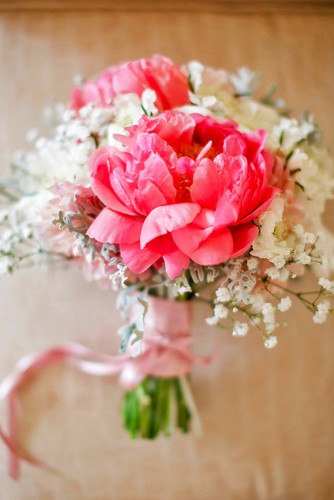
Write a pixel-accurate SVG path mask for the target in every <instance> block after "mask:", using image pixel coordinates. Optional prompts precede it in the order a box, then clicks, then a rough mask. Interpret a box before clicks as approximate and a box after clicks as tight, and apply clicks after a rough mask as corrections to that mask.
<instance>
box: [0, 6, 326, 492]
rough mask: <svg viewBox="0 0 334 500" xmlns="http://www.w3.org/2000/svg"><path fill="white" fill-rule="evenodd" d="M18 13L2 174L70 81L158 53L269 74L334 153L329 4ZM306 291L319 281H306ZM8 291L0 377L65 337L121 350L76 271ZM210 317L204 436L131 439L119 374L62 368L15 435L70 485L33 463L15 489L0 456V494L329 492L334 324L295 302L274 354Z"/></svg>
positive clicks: (13, 282) (198, 385) (38, 383)
mask: <svg viewBox="0 0 334 500" xmlns="http://www.w3.org/2000/svg"><path fill="white" fill-rule="evenodd" d="M15 3H16V4H21V5H18V7H17V8H18V9H19V10H17V9H16V10H15V8H12V9H10V8H9V7H8V6H10V2H6V1H2V2H0V10H1V8H2V13H1V14H0V16H1V17H0V41H1V42H0V54H1V55H0V62H1V66H0V71H1V81H0V110H1V113H0V124H1V137H0V155H1V164H0V168H1V171H6V170H7V169H8V164H9V160H10V155H11V153H12V152H13V151H14V150H15V149H16V148H18V147H25V133H26V131H27V130H28V129H29V128H31V126H33V125H36V124H37V123H38V119H39V114H40V112H41V110H42V108H43V107H44V106H45V105H46V104H48V103H50V102H53V101H56V100H64V99H66V98H67V96H68V92H69V89H70V87H71V85H72V76H73V75H75V74H77V73H81V74H83V75H88V76H89V75H91V74H94V73H96V72H98V71H99V70H101V69H103V68H104V67H105V66H107V65H110V64H113V63H116V62H119V61H122V60H126V59H133V58H137V57H141V56H150V55H152V54H153V53H162V54H165V55H167V56H170V57H172V58H174V59H175V61H176V62H178V63H182V62H185V61H187V60H189V59H198V60H201V61H202V62H204V63H205V64H207V65H213V66H223V67H225V68H227V69H228V70H233V69H235V68H237V67H239V66H242V65H247V66H249V67H251V68H253V69H256V70H258V71H260V72H261V73H262V75H263V80H264V83H265V84H269V83H271V82H272V81H277V82H279V83H280V95H281V96H284V98H285V99H286V101H287V103H289V104H291V105H292V106H293V107H294V109H295V110H296V111H297V112H300V111H302V110H303V109H304V108H305V107H307V108H308V109H312V110H313V111H314V113H315V115H316V117H317V121H318V123H319V124H320V125H321V127H322V128H323V130H324V136H325V140H326V142H327V144H328V145H329V146H331V145H332V144H333V140H334V127H333V102H334V95H333V89H334V85H333V81H334V70H333V53H334V35H333V31H334V30H333V14H332V12H333V9H332V4H331V2H319V10H318V11H317V8H316V6H315V7H313V14H308V15H303V12H302V9H303V7H302V2H292V3H293V4H294V7H296V3H298V4H299V5H300V7H299V9H297V8H295V9H294V12H295V13H294V14H289V12H286V9H285V11H284V12H285V13H284V14H280V13H279V9H276V10H274V11H272V13H271V14H265V13H263V12H264V10H263V9H262V10H261V8H260V9H259V12H262V13H261V14H254V13H253V15H240V3H242V2H238V9H237V10H238V11H239V15H233V13H231V8H230V9H229V10H228V12H229V14H228V15H227V14H225V13H224V9H218V10H217V9H216V13H213V12H203V9H198V2H195V3H196V5H197V7H196V12H194V11H192V10H191V5H190V3H189V2H188V4H187V6H186V7H187V8H186V9H183V11H182V12H176V11H175V9H174V11H173V5H174V7H175V5H176V2H174V3H173V2H172V4H173V5H172V8H171V9H169V10H168V9H167V11H165V12H154V11H153V10H154V9H152V5H153V4H152V2H151V8H150V9H147V11H145V12H139V11H136V9H134V8H131V9H130V10H129V11H128V12H122V11H120V9H119V8H118V9H116V10H112V9H111V10H108V11H102V10H99V11H95V12H94V11H89V10H87V9H86V10H85V11H82V12H79V11H77V12H74V11H66V8H65V7H66V5H65V4H66V2H60V3H62V4H63V7H64V9H58V10H53V11H52V10H51V11H41V10H38V9H37V8H36V9H35V10H29V9H26V10H24V9H23V7H22V4H24V3H25V2H12V4H15ZM26 3H27V4H28V3H30V7H31V6H32V7H34V5H33V4H36V5H37V4H43V2H26ZM46 3H47V2H46ZM48 3H49V4H50V3H51V4H55V3H56V2H48ZM74 3H75V2H74ZM83 3H84V4H85V5H86V7H87V2H86V3H85V2H83ZM102 3H103V2H102ZM104 3H105V2H104ZM125 3H126V2H125ZM130 3H132V4H133V3H134V2H130ZM146 3H147V2H146ZM149 3H150V2H149ZM185 3H186V2H185ZM203 3H204V2H203ZM231 3H233V2H231ZM281 3H282V2H281ZM306 3H307V5H308V12H309V10H310V3H309V2H306ZM69 4H73V2H69ZM100 4H101V2H100ZM144 4H145V2H144ZM213 4H215V5H218V6H219V2H211V3H210V5H211V6H212V5H213ZM262 4H263V2H262ZM320 4H321V5H322V6H324V5H325V4H326V11H325V10H324V9H321V8H320ZM36 5H35V7H36ZM259 5H261V2H259ZM12 6H13V5H12ZM14 7H15V5H14ZM37 7H38V5H37ZM132 7H133V6H132ZM230 7H231V6H230ZM87 8H89V6H88V7H87ZM93 8H94V6H93ZM20 9H21V10H20ZM165 10H166V9H165ZM287 10H289V9H287ZM324 13H326V15H324ZM332 211H333V205H330V206H329V207H328V211H327V215H326V218H327V222H328V224H329V225H331V226H332V229H334V223H333V222H332V221H331V213H332ZM301 284H302V285H303V286H305V287H307V286H311V278H310V277H308V276H306V277H305V278H303V282H302V283H301ZM0 297H1V300H0V378H3V377H4V376H5V374H6V373H7V372H8V371H9V370H10V369H11V368H12V367H13V365H14V364H15V362H16V361H17V360H18V359H19V358H20V357H21V356H23V355H24V354H26V353H28V352H31V351H35V350H40V349H43V348H46V347H49V346H53V345H56V344H59V343H61V342H63V341H65V340H77V341H80V342H83V343H85V344H86V345H88V346H91V347H93V348H96V349H99V350H101V351H105V352H110V353H114V352H116V350H117V346H118V341H119V339H118V338H117V337H116V335H115V331H116V329H117V327H118V326H119V325H120V324H121V321H120V319H119V317H118V315H117V312H116V311H115V295H114V294H112V293H110V292H106V291H103V290H101V289H99V288H98V287H97V286H95V285H94V284H89V283H87V282H84V280H83V278H82V276H81V275H79V274H76V273H75V271H66V270H64V269H59V268H58V269H52V270H45V269H39V270H36V269H34V270H25V271H21V272H19V273H17V274H16V275H14V276H10V277H5V278H1V280H0ZM205 314H206V311H205V310H204V309H202V308H198V309H196V311H195V314H194V325H193V327H194V331H195V333H196V344H197V346H198V350H199V351H202V352H203V351H204V350H207V349H208V347H207V346H208V345H210V344H211V343H212V342H214V339H219V343H220V344H221V353H220V355H219V356H218V358H217V359H216V361H215V362H214V363H213V364H212V365H211V366H210V367H208V368H197V369H195V370H194V374H193V387H194V393H195V396H196V400H197V402H198V405H199V408H200V412H201V416H202V421H203V426H204V428H205V434H204V437H203V438H201V439H196V438H195V437H194V436H191V435H190V436H182V435H177V436H174V437H173V438H172V439H169V440H165V439H159V440H158V441H156V442H153V443H152V442H140V441H138V442H133V441H130V440H129V439H128V437H127V435H126V433H125V432H124V431H123V430H122V429H121V420H120V416H119V406H120V398H121V390H120V389H119V388H118V386H117V382H116V380H115V379H111V380H101V379H94V378H90V377H88V376H84V375H82V374H78V373H76V372H74V371H73V370H71V369H70V368H68V367H67V368H66V367H64V366H57V367H54V368H52V369H49V370H48V371H46V372H45V374H43V376H40V377H39V378H38V379H37V380H34V381H32V382H31V383H29V384H28V385H27V386H26V387H25V389H24V391H23V392H22V395H21V423H20V436H21V440H22V442H23V443H24V446H25V447H26V448H27V449H29V450H30V451H31V452H32V453H34V455H35V456H37V457H39V458H40V459H42V460H44V461H45V462H47V463H49V464H50V465H53V466H55V467H57V468H58V469H59V470H60V471H61V473H62V476H60V477H58V476H53V475H50V474H47V473H45V472H42V471H40V470H38V469H34V468H32V467H30V466H28V465H25V466H23V468H22V478H21V481H20V482H19V483H14V482H12V481H11V480H10V479H9V478H8V477H7V473H6V452H5V450H4V447H3V446H0V499H1V500H17V499H20V500H21V499H22V500H28V499H29V500H35V499H36V500H39V499H41V500H49V499H56V500H58V499H59V500H62V499H66V500H72V499H73V500H74V499H75V500H79V499H90V500H98V499H99V500H102V499H113V500H114V499H115V500H116V499H117V500H118V499H119V500H130V499H131V500H132V499H135V500H174V499H175V500H188V499H194V500H229V499H233V500H239V499H240V500H248V499H249V500H253V499H255V500H257V499H263V500H268V499H269V500H271V499H277V500H327V499H331V498H334V479H333V465H334V431H333V420H334V418H333V417H334V398H333V395H334V394H333V392H334V389H333V388H334V363H333V361H334V332H333V325H334V321H333V319H332V320H330V321H329V322H328V324H327V325H326V326H322V327H319V326H318V327H316V326H315V325H313V324H312V321H311V318H310V317H309V316H308V315H307V314H306V313H305V312H304V310H303V309H302V308H300V307H298V306H297V307H296V308H295V309H294V312H293V313H291V314H290V316H289V327H288V328H286V329H285V330H282V331H281V332H280V333H279V345H278V346H277V348H276V349H274V350H272V351H268V350H266V349H264V348H263V347H262V345H261V342H260V340H259V338H258V336H257V334H256V333H255V332H252V333H251V334H249V335H248V336H247V337H246V338H245V339H240V340H237V339H232V338H231V337H230V336H229V335H227V334H222V333H218V332H215V331H213V330H209V329H208V327H206V326H205V324H204V322H203V318H204V317H205ZM2 421H4V414H3V412H2Z"/></svg>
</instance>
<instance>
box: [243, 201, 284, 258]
mask: <svg viewBox="0 0 334 500" xmlns="http://www.w3.org/2000/svg"><path fill="white" fill-rule="evenodd" d="M283 211H284V199H283V198H281V197H280V196H276V197H275V198H274V199H273V201H272V203H271V204H270V206H269V208H268V210H266V211H265V212H263V213H262V214H261V215H260V217H259V218H258V221H259V226H260V233H259V235H258V236H257V238H256V239H255V241H254V242H253V249H252V251H251V254H252V255H253V256H254V257H259V258H260V259H269V260H270V261H272V259H273V258H274V257H276V256H279V257H281V258H280V259H279V261H278V262H280V263H282V264H283V266H284V264H285V260H284V259H283V260H284V263H283V260H282V258H283V257H284V256H288V255H290V249H289V248H288V247H287V242H286V241H285V240H282V239H280V237H279V236H278V235H277V234H275V228H276V227H277V225H278V224H280V223H282V222H283ZM275 265H276V264H275ZM283 266H282V267H283ZM276 267H279V266H277V265H276Z"/></svg>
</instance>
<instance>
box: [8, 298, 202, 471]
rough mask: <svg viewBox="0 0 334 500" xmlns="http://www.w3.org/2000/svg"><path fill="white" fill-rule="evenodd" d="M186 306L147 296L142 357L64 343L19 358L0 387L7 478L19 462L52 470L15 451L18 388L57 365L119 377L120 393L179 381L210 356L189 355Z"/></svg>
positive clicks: (190, 353)
mask: <svg viewBox="0 0 334 500" xmlns="http://www.w3.org/2000/svg"><path fill="white" fill-rule="evenodd" d="M190 323H191V304H190V303H189V302H176V301H172V300H170V301H169V300H164V299H159V298H155V297H149V300H148V310H147V313H146V316H145V328H144V332H145V333H144V338H143V342H142V352H141V353H140V354H139V355H138V356H136V357H133V356H132V353H133V350H134V347H135V346H130V347H129V349H128V350H127V352H126V353H124V354H120V355H118V356H109V355H106V354H100V353H97V352H95V351H93V350H92V349H89V348H88V347H85V346H83V345H81V344H76V343H66V344H63V345H61V346H59V347H55V348H52V349H48V350H46V351H43V352H41V353H38V354H29V355H27V356H24V357H23V358H21V360H20V361H19V362H18V363H17V365H16V366H15V368H14V370H13V371H12V372H11V373H10V374H9V375H8V376H7V377H6V378H5V379H4V380H3V382H2V383H1V384H0V401H3V400H7V401H8V413H9V425H8V428H9V433H8V434H6V432H5V431H4V430H3V429H2V428H1V426H0V437H1V438H2V440H3V441H4V443H5V444H6V446H7V447H8V449H9V475H10V476H11V477H12V478H13V479H18V478H19V463H20V460H24V461H26V462H28V463H30V464H32V465H35V466H38V467H41V468H43V469H46V470H53V469H52V468H51V467H49V466H47V465H46V464H44V463H42V462H40V461H39V460H36V459H34V458H33V457H31V456H29V455H28V454H27V453H26V452H24V451H23V450H21V449H20V447H19V445H18V442H17V441H18V439H17V405H18V392H19V390H20V388H21V387H22V386H23V384H24V383H25V382H26V381H27V380H30V379H31V378H32V377H33V376H34V375H37V373H38V372H40V371H41V370H42V369H44V368H46V367H48V366H50V365H52V364H54V363H58V362H61V361H66V362H67V363H69V364H70V365H71V366H74V367H75V368H76V369H78V370H79V371H81V372H83V373H87V374H90V375H95V376H100V377H103V376H112V375H116V374H119V375H120V376H119V382H120V384H121V386H122V387H123V388H124V389H125V390H131V389H132V388H134V387H136V386H137V385H138V384H139V383H140V382H141V381H142V380H143V379H144V378H145V377H146V376H147V375H154V376H157V377H178V376H182V375H185V374H187V373H190V371H191V367H192V365H194V364H207V363H209V362H210V361H211V359H212V356H208V357H199V356H196V355H194V354H193V353H192V350H191V335H190Z"/></svg>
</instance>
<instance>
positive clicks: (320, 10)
mask: <svg viewBox="0 0 334 500" xmlns="http://www.w3.org/2000/svg"><path fill="white" fill-rule="evenodd" d="M1 10H3V11H18V10H21V11H22V10H24V11H101V10H103V11H122V12H157V11H158V12H159V11H160V12H189V13H191V12H203V13H205V12H206V13H216V14H225V15H226V14H243V15H244V14H268V13H269V14H273V13H275V14H291V13H295V14H300V13H303V14H327V13H333V11H334V2H333V0H252V1H251V2H250V1H249V0H205V1H203V0H182V1H181V2H180V0H140V1H138V0H122V1H121V2H120V1H119V0H95V1H94V2H91V1H90V0H0V11H1Z"/></svg>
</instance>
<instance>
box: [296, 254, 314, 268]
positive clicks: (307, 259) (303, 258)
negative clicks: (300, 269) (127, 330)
mask: <svg viewBox="0 0 334 500" xmlns="http://www.w3.org/2000/svg"><path fill="white" fill-rule="evenodd" d="M297 261H298V262H300V263H301V264H303V265H304V266H306V265H308V264H311V262H312V257H311V256H310V255H308V254H307V253H305V252H303V253H301V254H300V255H299V257H298V258H297Z"/></svg>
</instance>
